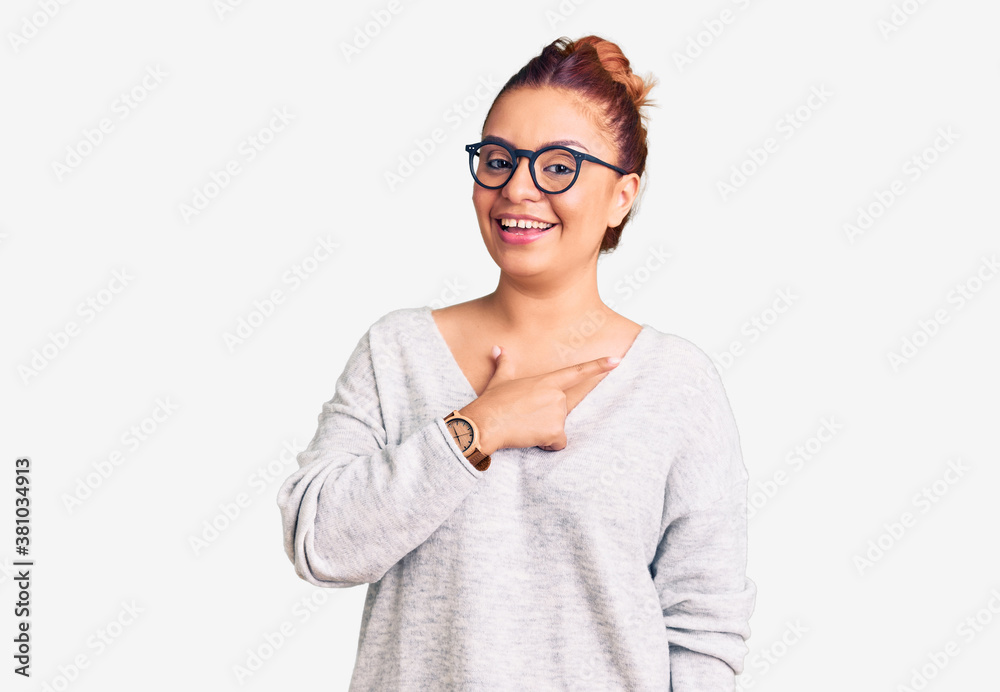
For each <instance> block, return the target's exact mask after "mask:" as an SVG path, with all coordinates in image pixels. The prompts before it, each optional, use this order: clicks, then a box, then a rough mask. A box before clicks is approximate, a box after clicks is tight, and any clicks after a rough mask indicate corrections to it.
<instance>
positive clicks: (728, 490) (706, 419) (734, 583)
mask: <svg viewBox="0 0 1000 692" xmlns="http://www.w3.org/2000/svg"><path fill="white" fill-rule="evenodd" d="M697 360H698V362H699V365H698V367H699V372H702V373H705V372H708V370H707V369H708V368H714V366H713V365H712V364H711V361H710V360H709V359H708V357H707V356H704V354H701V355H700V356H699V357H698V358H697ZM716 372H717V371H716ZM688 391H689V395H688V396H687V397H685V405H684V406H685V407H684V408H683V409H678V410H677V412H676V415H675V416H674V418H676V420H674V421H672V422H671V424H670V425H671V427H675V428H676V438H677V439H679V440H680V442H679V443H678V449H677V456H676V459H675V461H674V464H673V466H672V468H671V470H670V472H669V475H668V478H667V489H666V493H665V494H666V497H665V503H664V520H663V523H664V526H665V530H664V532H663V536H662V539H661V540H660V543H659V546H658V548H657V551H656V557H655V558H654V561H653V563H652V565H650V572H651V574H652V575H653V581H654V584H655V585H656V589H657V592H658V594H659V597H660V604H661V606H662V610H663V621H664V624H665V626H666V628H667V635H668V640H669V642H670V671H671V672H670V690H671V692H723V691H725V692H732V691H733V690H734V689H735V682H736V675H737V674H738V673H740V672H742V671H743V662H744V658H745V656H746V654H747V651H748V650H747V646H746V642H745V640H746V639H747V638H749V636H750V628H749V618H750V615H751V613H752V612H753V608H754V604H755V601H756V592H757V588H756V585H755V584H754V582H753V581H751V580H750V579H748V578H747V577H746V562H747V557H746V550H747V513H746V493H747V480H748V474H747V471H746V468H745V466H744V464H743V458H742V453H741V450H740V442H739V434H738V432H737V428H736V423H735V420H734V417H733V414H732V410H731V408H730V405H729V401H728V399H727V398H726V395H725V392H724V390H723V387H722V384H721V381H720V380H718V379H717V375H716V377H715V378H712V379H711V380H710V381H708V382H706V381H705V380H704V379H702V381H701V383H700V385H699V388H693V389H692V388H689V389H688ZM691 392H693V393H691Z"/></svg>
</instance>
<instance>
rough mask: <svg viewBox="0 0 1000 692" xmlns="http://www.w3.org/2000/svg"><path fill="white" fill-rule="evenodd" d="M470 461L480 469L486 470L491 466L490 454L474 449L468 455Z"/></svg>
mask: <svg viewBox="0 0 1000 692" xmlns="http://www.w3.org/2000/svg"><path fill="white" fill-rule="evenodd" d="M466 459H468V460H469V462H470V463H471V464H472V465H473V466H475V467H476V468H477V469H479V470H480V471H485V470H486V469H488V468H489V467H490V461H491V459H490V457H489V455H488V454H483V453H482V452H481V451H479V450H478V449H477V450H474V451H473V452H472V454H470V455H469V456H467V457H466Z"/></svg>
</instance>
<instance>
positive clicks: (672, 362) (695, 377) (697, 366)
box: [646, 325, 722, 391]
mask: <svg viewBox="0 0 1000 692" xmlns="http://www.w3.org/2000/svg"><path fill="white" fill-rule="evenodd" d="M646 330H647V331H648V332H649V336H650V341H651V342H652V344H653V347H652V348H650V349H648V351H647V353H648V354H649V355H648V357H649V358H650V362H649V364H648V365H649V372H650V374H651V375H654V376H655V377H656V378H657V380H658V381H659V382H660V383H661V384H674V385H679V386H682V387H694V388H696V389H699V390H702V391H704V390H706V389H709V388H713V387H721V382H722V378H721V376H720V374H719V370H718V368H717V367H716V365H715V362H714V361H713V360H712V358H711V357H710V356H709V355H708V354H707V353H706V352H705V351H704V350H703V349H702V348H701V347H699V346H698V345H697V344H695V343H694V342H693V341H690V340H689V339H686V338H684V337H682V336H680V335H678V334H673V333H670V332H662V331H660V330H658V329H656V328H655V327H651V326H648V325H647V326H646Z"/></svg>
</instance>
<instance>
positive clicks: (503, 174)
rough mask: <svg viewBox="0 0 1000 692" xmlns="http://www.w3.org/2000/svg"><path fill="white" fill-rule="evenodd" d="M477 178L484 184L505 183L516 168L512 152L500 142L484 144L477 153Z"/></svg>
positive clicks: (491, 185) (496, 184)
mask: <svg viewBox="0 0 1000 692" xmlns="http://www.w3.org/2000/svg"><path fill="white" fill-rule="evenodd" d="M476 159H477V160H476V161H475V171H476V180H478V181H479V182H480V184H482V185H486V186H489V187H496V186H498V185H503V184H504V183H506V182H507V179H508V178H510V174H511V171H513V170H514V161H513V160H512V159H511V156H510V152H509V151H507V150H506V149H504V148H503V147H502V146H500V145H499V144H484V145H483V146H481V147H479V152H478V153H477V154H476Z"/></svg>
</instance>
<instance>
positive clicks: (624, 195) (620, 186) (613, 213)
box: [608, 173, 639, 228]
mask: <svg viewBox="0 0 1000 692" xmlns="http://www.w3.org/2000/svg"><path fill="white" fill-rule="evenodd" d="M638 193H639V176H638V175H636V174H635V173H629V174H628V175H625V176H622V179H621V180H619V181H618V182H617V183H615V189H614V192H613V194H612V195H611V204H610V206H609V207H608V228H614V227H615V226H617V225H618V224H620V223H621V222H622V219H624V218H625V215H626V214H628V212H629V210H630V209H631V208H632V204H633V203H634V202H635V196H636V195H637V194H638Z"/></svg>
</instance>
